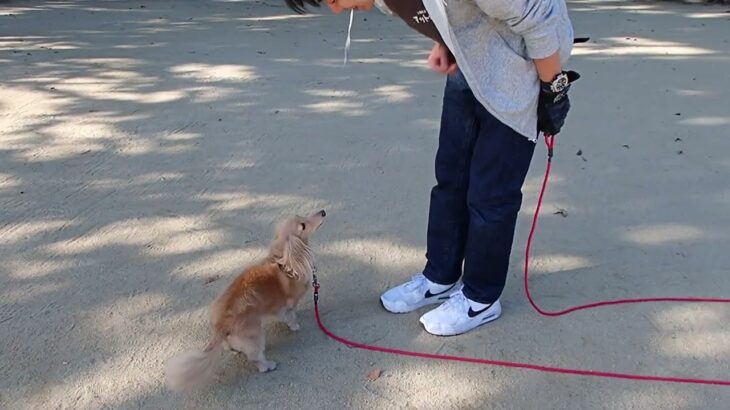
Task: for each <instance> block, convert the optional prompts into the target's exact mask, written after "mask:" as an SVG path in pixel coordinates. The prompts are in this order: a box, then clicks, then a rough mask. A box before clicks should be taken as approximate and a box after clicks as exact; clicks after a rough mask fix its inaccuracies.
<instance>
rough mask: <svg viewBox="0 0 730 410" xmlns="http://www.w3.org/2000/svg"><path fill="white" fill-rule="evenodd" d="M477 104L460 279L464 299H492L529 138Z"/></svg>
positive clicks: (502, 277)
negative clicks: (475, 131) (476, 130)
mask: <svg viewBox="0 0 730 410" xmlns="http://www.w3.org/2000/svg"><path fill="white" fill-rule="evenodd" d="M479 108H480V109H479V110H478V114H477V117H478V121H477V122H478V123H479V136H478V138H477V142H476V144H475V145H474V150H473V155H472V159H471V169H470V176H469V188H468V193H467V199H466V202H467V208H468V213H469V218H468V221H469V227H468V234H467V240H466V247H465V251H464V275H463V278H462V281H463V283H464V295H465V296H466V297H467V298H469V299H471V300H474V301H477V302H481V303H492V302H494V301H496V300H497V299H499V297H500V295H501V294H502V290H503V289H504V285H505V282H506V279H507V270H508V268H509V260H510V252H511V250H512V242H513V239H514V233H515V225H516V221H517V214H518V212H519V210H520V207H521V205H522V185H523V183H524V182H525V177H526V175H527V171H528V169H529V168H530V162H531V160H532V154H533V152H534V151H535V143H534V142H531V141H529V140H528V139H527V138H525V137H524V136H522V135H520V134H518V133H517V132H515V131H514V130H512V129H511V128H509V127H508V126H506V125H504V124H502V123H501V122H500V121H499V120H497V119H496V118H494V117H493V116H492V115H491V114H489V112H487V110H485V109H484V108H483V107H482V106H479Z"/></svg>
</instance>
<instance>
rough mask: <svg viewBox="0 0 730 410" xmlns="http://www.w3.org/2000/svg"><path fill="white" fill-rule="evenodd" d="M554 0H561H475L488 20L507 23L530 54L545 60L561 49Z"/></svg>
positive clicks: (534, 57)
mask: <svg viewBox="0 0 730 410" xmlns="http://www.w3.org/2000/svg"><path fill="white" fill-rule="evenodd" d="M555 1H562V0H476V3H477V5H478V6H479V8H480V9H482V11H483V12H484V14H486V15H487V16H489V17H492V18H494V19H497V20H501V21H504V22H505V23H506V24H507V25H508V26H509V27H510V28H511V29H512V31H514V32H515V33H517V34H519V35H521V36H522V38H524V40H525V45H526V46H527V55H528V56H529V57H530V58H532V59H538V58H545V57H548V56H550V55H552V54H553V53H555V52H556V51H558V49H559V47H560V46H559V40H558V30H557V24H558V22H557V16H556V13H555V12H554V11H553V6H554V2H555Z"/></svg>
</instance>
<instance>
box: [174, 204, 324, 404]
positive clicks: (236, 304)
mask: <svg viewBox="0 0 730 410" xmlns="http://www.w3.org/2000/svg"><path fill="white" fill-rule="evenodd" d="M325 215H326V213H325V211H324V210H321V211H318V212H316V213H314V214H312V215H310V216H308V217H301V216H294V217H291V218H287V219H285V220H283V221H281V222H279V223H278V224H277V226H276V229H275V231H274V239H273V240H272V242H271V246H270V249H269V254H268V255H267V256H266V258H265V259H264V260H262V261H260V262H259V263H257V264H255V265H253V266H250V267H249V268H247V269H246V270H244V271H243V273H241V274H240V275H239V276H238V277H237V278H236V279H235V280H234V281H233V283H231V284H230V285H229V286H228V288H226V290H225V291H224V292H223V293H222V294H221V295H220V296H219V297H218V298H217V299H216V300H215V302H213V305H212V307H211V313H210V324H211V328H212V335H211V338H210V341H209V342H208V345H207V346H206V347H205V348H204V349H203V351H202V352H187V353H183V354H181V355H178V356H175V357H173V358H171V359H170V360H168V362H167V363H166V364H165V374H166V379H167V385H168V386H169V387H170V388H171V389H174V390H182V389H186V388H188V387H191V386H193V385H195V384H198V383H199V382H202V381H203V380H205V379H207V378H208V377H209V376H211V375H212V374H213V372H214V371H215V369H216V368H217V365H218V363H219V358H220V356H221V354H220V353H221V351H222V350H231V351H234V352H237V353H243V354H245V355H246V357H247V358H248V360H249V361H250V362H252V363H253V364H255V365H256V367H257V368H258V370H259V372H268V371H270V370H274V369H276V363H275V362H272V361H270V360H267V359H266V356H265V355H264V349H265V345H266V338H265V334H264V329H263V324H264V319H266V318H267V317H272V316H273V317H275V318H277V319H278V320H279V321H281V322H284V323H286V324H287V325H288V326H289V329H291V330H293V331H296V330H299V323H297V318H296V312H295V308H296V305H297V303H298V302H299V300H300V299H301V298H302V296H304V294H305V293H306V292H307V289H308V288H309V286H310V283H311V280H312V274H313V270H314V265H313V259H312V251H311V248H310V247H309V239H310V237H311V236H312V234H313V233H314V232H315V231H316V230H317V229H318V228H319V227H320V226H321V225H322V223H323V222H324V218H325Z"/></svg>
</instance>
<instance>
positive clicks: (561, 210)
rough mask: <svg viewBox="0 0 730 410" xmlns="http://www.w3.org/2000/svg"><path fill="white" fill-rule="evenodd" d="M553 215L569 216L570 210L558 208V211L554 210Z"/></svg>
mask: <svg viewBox="0 0 730 410" xmlns="http://www.w3.org/2000/svg"><path fill="white" fill-rule="evenodd" d="M553 215H560V216H562V217H563V218H567V217H568V211H566V210H565V209H563V208H558V210H557V211H555V212H553Z"/></svg>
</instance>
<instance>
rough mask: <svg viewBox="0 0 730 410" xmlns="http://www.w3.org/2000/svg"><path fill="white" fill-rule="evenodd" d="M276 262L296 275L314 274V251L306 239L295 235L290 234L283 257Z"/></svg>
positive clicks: (292, 274)
mask: <svg viewBox="0 0 730 410" xmlns="http://www.w3.org/2000/svg"><path fill="white" fill-rule="evenodd" d="M276 262H277V263H278V264H280V265H282V266H284V267H285V268H288V269H289V270H290V272H289V274H290V275H291V276H294V277H299V276H300V275H307V276H309V275H311V274H312V253H311V251H310V249H309V246H307V244H306V243H304V241H302V240H301V239H299V238H298V237H296V236H294V235H289V236H288V237H287V238H286V242H285V243H284V249H283V250H282V253H281V257H279V258H278V259H277V260H276Z"/></svg>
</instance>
